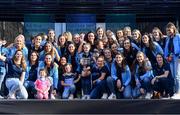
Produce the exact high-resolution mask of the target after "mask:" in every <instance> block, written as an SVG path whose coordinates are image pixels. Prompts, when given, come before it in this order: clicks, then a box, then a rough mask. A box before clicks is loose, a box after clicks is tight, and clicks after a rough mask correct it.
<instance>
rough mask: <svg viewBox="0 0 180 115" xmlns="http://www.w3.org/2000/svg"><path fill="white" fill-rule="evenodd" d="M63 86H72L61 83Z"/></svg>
mask: <svg viewBox="0 0 180 115" xmlns="http://www.w3.org/2000/svg"><path fill="white" fill-rule="evenodd" d="M61 84H62V86H70V85H69V84H66V83H64V81H61Z"/></svg>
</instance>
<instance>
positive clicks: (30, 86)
mask: <svg viewBox="0 0 180 115" xmlns="http://www.w3.org/2000/svg"><path fill="white" fill-rule="evenodd" d="M24 87H25V88H26V90H27V92H28V95H29V98H34V95H35V94H36V92H37V91H36V89H35V85H34V81H25V82H24Z"/></svg>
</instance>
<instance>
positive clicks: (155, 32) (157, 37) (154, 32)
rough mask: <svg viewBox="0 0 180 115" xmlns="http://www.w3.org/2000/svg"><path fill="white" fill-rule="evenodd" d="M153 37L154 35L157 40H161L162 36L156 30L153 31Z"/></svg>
mask: <svg viewBox="0 0 180 115" xmlns="http://www.w3.org/2000/svg"><path fill="white" fill-rule="evenodd" d="M152 35H153V37H154V38H155V40H159V39H160V34H159V31H158V30H156V29H154V30H153V31H152Z"/></svg>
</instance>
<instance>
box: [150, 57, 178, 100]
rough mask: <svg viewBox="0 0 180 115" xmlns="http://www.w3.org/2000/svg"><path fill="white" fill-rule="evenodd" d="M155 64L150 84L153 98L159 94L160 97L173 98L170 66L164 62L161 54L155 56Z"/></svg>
mask: <svg viewBox="0 0 180 115" xmlns="http://www.w3.org/2000/svg"><path fill="white" fill-rule="evenodd" d="M156 61H157V63H156V64H155V66H154V67H153V73H154V78H153V79H152V80H151V84H152V86H153V90H154V96H156V95H157V94H158V93H160V96H162V97H164V96H165V97H167V96H170V97H171V96H173V93H174V91H173V86H174V79H173V77H172V74H171V70H170V65H169V63H167V62H166V60H165V59H164V57H163V55H162V54H157V55H156Z"/></svg>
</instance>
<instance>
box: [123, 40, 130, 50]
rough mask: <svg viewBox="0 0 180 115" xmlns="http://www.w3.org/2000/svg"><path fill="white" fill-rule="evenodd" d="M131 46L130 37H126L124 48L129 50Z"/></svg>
mask: <svg viewBox="0 0 180 115" xmlns="http://www.w3.org/2000/svg"><path fill="white" fill-rule="evenodd" d="M130 46H131V44H130V40H129V39H126V40H125V41H124V48H125V49H126V50H128V49H130Z"/></svg>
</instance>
